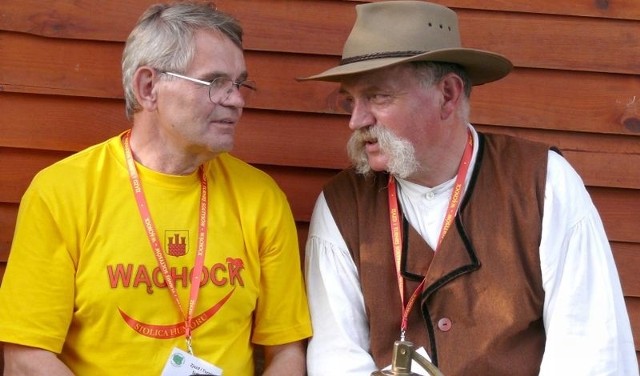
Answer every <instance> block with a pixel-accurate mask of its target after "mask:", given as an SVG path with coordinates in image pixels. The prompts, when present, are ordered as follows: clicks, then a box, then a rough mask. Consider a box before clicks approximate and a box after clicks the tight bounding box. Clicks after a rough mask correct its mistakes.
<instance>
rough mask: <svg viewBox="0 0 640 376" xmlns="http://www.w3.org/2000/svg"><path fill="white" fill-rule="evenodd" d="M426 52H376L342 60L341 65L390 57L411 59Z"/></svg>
mask: <svg viewBox="0 0 640 376" xmlns="http://www.w3.org/2000/svg"><path fill="white" fill-rule="evenodd" d="M425 52H426V51H392V52H376V53H373V54H366V55H359V56H353V57H348V58H345V59H342V60H340V65H346V64H351V63H357V62H359V61H367V60H375V59H385V58H388V57H409V56H415V55H419V54H422V53H425Z"/></svg>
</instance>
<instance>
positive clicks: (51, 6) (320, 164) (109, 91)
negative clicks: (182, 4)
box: [0, 0, 640, 367]
mask: <svg viewBox="0 0 640 376" xmlns="http://www.w3.org/2000/svg"><path fill="white" fill-rule="evenodd" d="M154 2H156V1H153V0H113V1H107V2H105V1H99V0H80V1H71V0H2V1H0V56H1V59H0V278H1V277H2V274H3V272H4V268H5V264H6V261H7V257H8V255H9V250H10V244H11V238H12V235H13V230H14V227H15V217H16V212H17V208H18V204H19V201H20V197H21V195H22V193H23V192H24V190H25V189H26V187H27V185H28V184H29V181H30V179H31V178H32V177H33V175H34V174H35V173H36V171H38V170H39V169H41V168H43V167H45V166H47V165H49V164H51V163H53V162H55V161H57V160H59V159H60V158H62V157H64V156H67V155H69V154H70V153H73V152H75V151H78V150H80V149H82V148H84V147H86V146H89V145H91V144H93V143H96V142H99V141H102V140H104V139H106V138H108V137H110V136H112V135H115V134H117V133H118V132H120V131H122V130H124V129H126V128H128V127H129V124H128V122H127V121H126V119H125V117H124V109H123V108H124V105H123V103H124V102H123V99H122V98H123V95H122V88H121V83H120V57H121V53H122V48H123V42H124V40H125V38H126V36H127V35H128V33H129V31H130V29H131V28H132V26H133V24H134V23H135V21H136V19H137V17H138V16H139V15H140V14H141V12H142V11H143V10H144V9H145V8H146V7H147V6H148V5H149V4H151V3H154ZM359 2H361V1H346V0H295V1H294V0H290V1H287V0H218V1H216V3H217V5H218V7H219V8H220V9H223V10H226V11H228V12H230V13H232V14H234V15H236V16H237V17H238V18H239V19H240V20H241V22H242V23H243V25H244V27H245V32H246V38H245V47H246V50H247V51H246V58H247V64H248V67H249V70H250V73H251V76H252V77H253V78H254V79H255V80H256V81H257V82H258V85H259V91H258V93H257V95H256V96H255V97H254V98H253V99H252V102H251V104H250V107H249V108H248V109H246V110H245V115H244V118H243V120H242V124H241V127H240V129H239V133H238V139H237V146H236V149H235V151H234V153H235V154H236V155H238V156H240V157H241V158H243V159H245V160H246V161H248V162H250V163H252V164H254V165H256V166H258V167H260V168H262V169H264V170H265V171H267V172H268V173H269V174H271V175H272V176H273V177H274V178H275V179H276V180H277V181H278V183H279V184H280V185H281V186H282V188H283V189H284V190H285V192H286V193H287V195H288V197H289V200H290V202H291V205H292V208H293V211H294V215H295V218H296V221H297V224H298V229H299V237H300V244H301V246H302V245H303V244H304V241H305V238H306V233H307V228H308V221H309V218H310V215H311V210H312V208H313V203H314V200H315V198H316V196H317V194H318V193H319V192H320V189H321V186H322V184H323V183H324V182H326V181H327V180H328V179H329V178H330V177H331V176H332V175H333V174H335V173H336V172H337V171H338V170H339V169H341V168H343V167H345V166H346V165H347V164H348V161H347V159H346V156H345V152H344V145H345V142H346V139H347V137H348V134H349V131H348V129H347V126H346V123H347V118H346V117H345V115H344V114H340V113H337V112H335V110H334V109H333V108H332V107H331V106H330V105H329V102H330V101H329V100H328V98H330V97H331V95H332V94H333V93H334V90H335V86H334V85H332V84H327V83H298V82H296V81H295V79H294V78H295V77H299V76H304V75H308V74H310V73H316V72H319V71H321V70H323V69H325V68H327V67H329V66H333V65H334V64H335V63H336V62H337V60H338V58H339V55H340V53H341V49H342V42H343V41H344V40H345V38H346V36H347V34H348V32H349V30H350V28H351V25H352V23H353V20H354V18H355V13H354V10H353V7H354V5H355V4H357V3H359ZM434 2H437V3H440V4H443V5H447V6H449V7H451V8H453V9H454V10H456V11H457V12H458V14H459V18H460V24H461V26H460V27H461V33H462V40H463V44H464V45H465V46H466V47H475V48H482V49H488V50H492V51H496V52H499V53H502V54H504V55H506V56H508V57H509V58H510V59H511V60H512V61H513V62H514V64H515V70H514V72H513V73H512V74H511V75H509V76H508V77H507V78H506V79H504V80H501V81H498V82H496V83H493V84H490V85H486V86H481V87H478V88H476V89H474V93H473V96H472V101H473V110H472V114H471V118H472V122H473V123H474V124H476V125H477V126H478V127H479V128H480V129H481V130H484V131H492V132H500V133H509V134H516V135H520V136H523V137H526V138H530V139H534V140H541V141H545V142H548V143H552V144H554V145H556V146H558V147H560V148H561V149H562V150H563V152H564V155H565V156H566V157H567V158H568V159H569V161H570V162H571V163H572V164H573V165H574V166H575V167H576V169H577V170H578V172H579V173H580V174H581V175H582V177H583V179H584V181H585V184H586V185H587V187H588V189H589V192H590V193H591V195H592V197H593V199H594V201H595V204H596V206H597V207H598V209H599V210H600V213H601V215H602V218H603V221H604V224H605V228H606V230H607V233H608V236H609V239H610V242H611V245H612V248H613V251H614V257H615V259H616V262H617V265H618V268H619V272H620V276H621V280H622V286H623V289H624V294H625V298H626V302H627V307H628V311H629V314H630V317H631V320H632V325H633V330H634V335H635V340H636V349H638V348H639V347H638V346H639V344H640V274H639V273H637V270H638V269H639V268H640V231H638V230H639V228H638V222H639V221H638V220H639V219H640V216H639V215H638V211H639V210H640V167H639V166H640V76H639V74H640V33H639V32H638V30H640V2H638V1H637V0H618V1H604V0H583V1H574V0H537V1H531V2H511V1H504V0H435V1H434ZM512 3H516V4H512ZM517 3H523V4H517ZM524 3H526V4H524ZM0 363H1V361H0ZM0 367H1V364H0Z"/></svg>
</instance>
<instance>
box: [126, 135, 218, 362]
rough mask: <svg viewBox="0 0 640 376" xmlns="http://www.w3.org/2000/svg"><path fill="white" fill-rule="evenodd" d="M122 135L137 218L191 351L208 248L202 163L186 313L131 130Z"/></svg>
mask: <svg viewBox="0 0 640 376" xmlns="http://www.w3.org/2000/svg"><path fill="white" fill-rule="evenodd" d="M122 137H123V145H124V155H125V160H126V162H127V169H128V171H129V178H130V180H131V187H132V188H133V193H134V196H135V199H136V203H137V204H138V211H139V213H140V218H141V219H142V223H143V224H144V228H145V230H146V233H147V238H148V239H149V243H150V245H151V249H152V250H153V254H154V255H155V257H156V260H157V261H158V266H159V267H160V271H161V272H162V276H163V278H164V280H165V283H166V284H167V288H168V289H169V292H170V293H171V296H172V297H173V301H174V302H175V304H176V307H177V308H178V310H179V311H180V314H181V315H182V318H183V320H184V328H185V334H184V335H185V338H186V341H187V349H188V350H189V353H191V354H193V349H192V347H191V320H192V319H193V313H194V312H195V307H196V302H197V301H198V294H199V292H200V281H201V279H202V268H203V265H204V256H205V251H206V248H207V214H208V210H207V206H208V194H207V177H206V175H205V173H204V167H203V166H200V168H199V169H198V174H199V176H200V224H199V228H198V248H197V251H196V258H195V265H194V267H193V271H192V273H191V289H190V293H189V306H188V307H187V313H186V314H185V311H184V310H183V308H182V304H181V303H180V296H179V295H178V290H177V289H176V286H175V283H174V281H173V279H172V278H171V273H170V272H169V266H168V264H167V259H166V257H165V256H164V252H163V250H162V245H161V243H160V240H159V239H158V232H157V230H156V227H155V225H154V223H153V220H152V219H151V212H150V211H149V205H147V199H146V198H145V195H144V191H143V190H142V183H141V182H140V177H139V175H138V170H137V168H136V164H135V161H134V159H133V153H132V152H131V144H130V137H131V135H130V131H128V132H126V133H125V134H124V135H123V136H122Z"/></svg>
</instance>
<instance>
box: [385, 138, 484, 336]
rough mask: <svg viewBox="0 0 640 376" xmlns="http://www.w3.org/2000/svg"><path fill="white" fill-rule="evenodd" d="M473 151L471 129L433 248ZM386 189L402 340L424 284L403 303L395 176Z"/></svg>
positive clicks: (446, 225) (457, 200) (447, 224)
mask: <svg viewBox="0 0 640 376" xmlns="http://www.w3.org/2000/svg"><path fill="white" fill-rule="evenodd" d="M472 155H473V136H472V135H471V131H469V133H468V138H467V144H466V147H465V149H464V153H463V155H462V160H461V161H460V166H458V174H457V177H456V182H455V185H454V188H453V192H452V194H451V198H450V199H449V205H448V206H447V213H446V215H445V218H444V221H443V222H442V229H441V230H440V236H439V237H438V244H437V245H436V248H435V250H434V251H435V252H437V251H438V249H439V248H440V244H441V243H442V239H444V237H445V235H446V234H447V231H449V228H450V227H451V224H452V223H453V220H454V218H455V217H456V213H457V211H458V207H459V206H460V201H461V199H462V191H463V187H464V184H465V180H466V178H467V173H468V172H469V165H470V163H471V157H472ZM388 192H389V225H390V227H391V243H392V247H393V258H394V261H395V264H396V277H397V279H398V289H399V291H400V300H401V303H402V322H401V323H400V340H401V341H404V340H405V334H406V332H407V326H408V320H409V313H410V312H411V309H412V308H413V305H414V304H415V302H416V300H417V298H418V296H419V295H420V294H421V293H422V289H423V288H424V284H425V282H426V280H427V278H426V277H425V278H424V279H423V280H422V282H420V285H419V286H418V287H417V288H416V289H415V291H414V292H413V294H411V297H410V298H409V301H408V302H407V303H406V305H405V297H404V278H403V277H402V271H401V259H402V226H401V224H400V222H401V220H400V210H399V208H398V189H397V186H396V180H395V178H394V177H393V176H392V175H389V183H388Z"/></svg>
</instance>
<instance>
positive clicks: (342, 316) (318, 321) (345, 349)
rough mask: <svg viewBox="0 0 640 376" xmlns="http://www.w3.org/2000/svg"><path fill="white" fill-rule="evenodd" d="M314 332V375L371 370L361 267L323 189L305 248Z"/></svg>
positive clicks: (310, 362)
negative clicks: (357, 266) (361, 287)
mask: <svg viewBox="0 0 640 376" xmlns="http://www.w3.org/2000/svg"><path fill="white" fill-rule="evenodd" d="M305 274H306V284H307V296H308V299H309V308H310V311H311V321H312V324H313V333H314V334H313V337H312V338H311V340H310V341H309V345H308V348H307V372H308V374H309V376H321V375H343V376H356V375H358V376H369V375H371V372H373V371H375V370H377V368H376V366H375V364H374V362H373V359H372V357H371V355H370V354H369V327H368V320H367V315H366V312H365V306H364V298H363V296H362V292H361V290H360V282H359V279H358V271H357V269H356V266H355V264H354V262H353V260H352V258H351V254H350V253H349V250H348V249H347V245H346V243H345V242H344V240H343V238H342V236H341V234H340V232H339V230H338V227H337V226H336V223H335V221H334V219H333V216H332V215H331V212H330V211H329V208H328V206H327V203H326V201H325V198H324V195H323V194H322V193H321V194H320V196H319V197H318V200H317V201H316V206H315V208H314V211H313V215H312V217H311V224H310V228H309V236H308V238H307V244H306V251H305Z"/></svg>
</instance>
